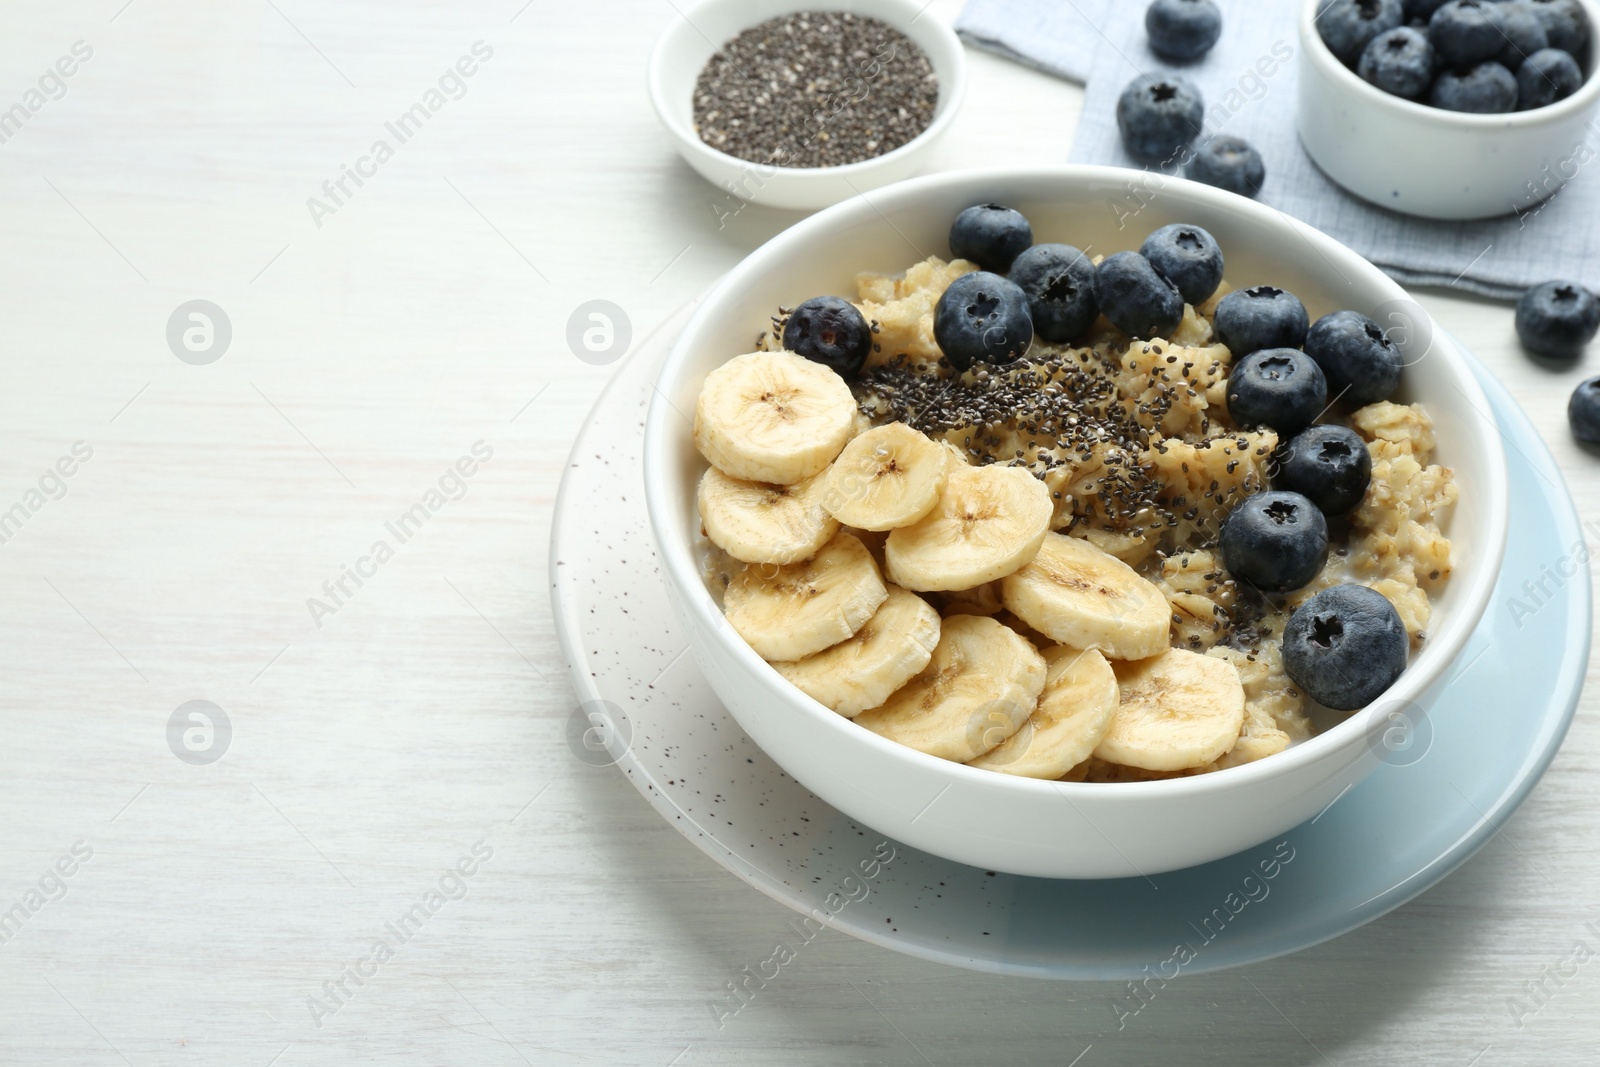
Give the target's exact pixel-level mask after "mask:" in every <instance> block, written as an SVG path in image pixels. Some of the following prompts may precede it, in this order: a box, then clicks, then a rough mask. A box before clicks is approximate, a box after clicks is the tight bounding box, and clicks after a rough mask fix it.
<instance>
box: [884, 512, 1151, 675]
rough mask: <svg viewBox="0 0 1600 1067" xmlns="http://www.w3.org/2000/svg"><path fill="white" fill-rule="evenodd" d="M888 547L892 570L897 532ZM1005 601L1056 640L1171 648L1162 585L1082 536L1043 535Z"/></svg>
mask: <svg viewBox="0 0 1600 1067" xmlns="http://www.w3.org/2000/svg"><path fill="white" fill-rule="evenodd" d="M890 545H891V554H890V567H891V570H892V569H893V563H894V557H893V553H892V546H893V539H892V538H891V540H890ZM1000 599H1001V600H1003V601H1004V602H1005V605H1006V607H1007V608H1009V609H1010V610H1011V612H1012V614H1014V615H1016V616H1017V618H1019V619H1021V620H1022V621H1023V622H1025V623H1027V624H1028V625H1029V626H1032V627H1033V628H1034V629H1036V630H1038V631H1039V632H1040V633H1042V634H1044V635H1046V636H1047V637H1049V638H1051V639H1052V640H1054V641H1059V642H1061V643H1062V644H1063V645H1069V646H1071V647H1072V648H1093V649H1098V650H1099V651H1101V652H1103V653H1105V655H1106V657H1107V658H1109V659H1144V658H1146V657H1148V656H1154V655H1156V654H1157V653H1159V652H1160V651H1161V650H1162V649H1164V648H1166V647H1167V638H1168V632H1169V628H1170V625H1171V618H1170V616H1171V609H1170V608H1169V607H1168V606H1167V598H1166V597H1165V596H1162V595H1161V590H1160V589H1157V588H1156V586H1155V585H1154V584H1153V583H1151V582H1148V581H1146V580H1145V579H1143V578H1141V577H1140V576H1139V574H1138V572H1136V571H1135V570H1134V569H1133V568H1132V567H1130V566H1128V565H1127V564H1126V563H1124V562H1122V561H1121V560H1120V559H1117V558H1116V557H1115V556H1113V555H1111V554H1109V553H1107V552H1105V551H1104V550H1102V549H1099V548H1096V547H1095V546H1094V545H1092V544H1090V543H1089V542H1088V541H1086V540H1084V539H1083V538H1081V537H1068V536H1066V535H1064V534H1058V533H1052V534H1046V535H1045V538H1044V543H1043V544H1042V545H1041V546H1040V548H1039V551H1038V553H1037V554H1036V555H1035V556H1034V557H1033V560H1032V561H1031V562H1029V563H1028V565H1027V566H1025V567H1023V568H1022V569H1021V570H1019V571H1017V572H1016V573H1015V574H1012V575H1010V576H1009V577H1007V578H1006V579H1005V580H1004V581H1002V582H1001V583H1000Z"/></svg>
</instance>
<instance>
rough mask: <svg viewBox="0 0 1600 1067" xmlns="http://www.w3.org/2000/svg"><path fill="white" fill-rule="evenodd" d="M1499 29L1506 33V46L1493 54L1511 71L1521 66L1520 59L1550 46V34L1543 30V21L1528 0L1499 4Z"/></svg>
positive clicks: (1514, 0) (1513, 71)
mask: <svg viewBox="0 0 1600 1067" xmlns="http://www.w3.org/2000/svg"><path fill="white" fill-rule="evenodd" d="M1500 29H1501V30H1502V31H1503V32H1504V33H1505V35H1506V46H1505V47H1504V48H1502V49H1501V50H1500V52H1499V54H1498V55H1496V56H1495V58H1496V59H1498V60H1499V61H1500V62H1501V63H1502V64H1504V65H1505V67H1506V68H1507V69H1508V70H1510V71H1511V72H1512V73H1515V72H1516V70H1517V68H1518V67H1520V66H1522V61H1523V60H1524V59H1527V58H1528V57H1529V56H1531V55H1533V54H1534V53H1535V52H1537V51H1539V50H1540V49H1541V48H1549V47H1550V36H1549V34H1547V33H1545V32H1544V23H1542V22H1540V21H1539V16H1538V14H1537V13H1536V12H1535V11H1534V10H1533V5H1532V4H1531V3H1529V2H1528V0H1512V2H1511V3H1504V4H1501V5H1500Z"/></svg>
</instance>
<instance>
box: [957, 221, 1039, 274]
mask: <svg viewBox="0 0 1600 1067" xmlns="http://www.w3.org/2000/svg"><path fill="white" fill-rule="evenodd" d="M1031 244H1033V227H1032V226H1029V225H1028V220H1027V219H1026V218H1024V217H1023V215H1022V212H1020V211H1014V210H1012V209H1011V208H1008V207H1002V206H1001V205H999V204H975V205H973V206H972V207H969V208H967V209H966V210H965V211H963V212H962V213H961V214H959V215H957V216H956V221H955V222H953V223H951V225H950V254H951V255H953V256H955V257H956V258H957V259H966V260H971V261H972V262H973V263H976V264H977V265H978V266H979V267H980V268H982V269H983V270H986V271H989V272H990V273H993V274H1004V273H1005V272H1006V271H1008V270H1010V269H1011V261H1012V260H1014V259H1016V258H1017V257H1018V256H1019V255H1021V254H1022V252H1023V250H1024V249H1026V248H1027V247H1028V246H1029V245H1031Z"/></svg>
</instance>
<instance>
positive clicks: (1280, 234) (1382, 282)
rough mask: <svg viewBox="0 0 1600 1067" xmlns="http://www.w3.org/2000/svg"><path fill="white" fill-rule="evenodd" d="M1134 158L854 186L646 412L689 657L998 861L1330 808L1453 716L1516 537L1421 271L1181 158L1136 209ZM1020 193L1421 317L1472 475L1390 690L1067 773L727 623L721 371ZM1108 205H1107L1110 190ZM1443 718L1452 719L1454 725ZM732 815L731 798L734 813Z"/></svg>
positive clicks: (1111, 241) (919, 818)
mask: <svg viewBox="0 0 1600 1067" xmlns="http://www.w3.org/2000/svg"><path fill="white" fill-rule="evenodd" d="M1127 195H1128V194H1127V172H1126V171H1125V170H1122V169H1119V168H1113V167H1094V166H1052V167H1035V168H1025V169H1006V170H991V171H973V172H964V173H953V174H941V175H933V176H929V177H925V178H919V179H913V180H910V181H906V182H902V183H899V184H897V185H894V186H892V187H889V188H886V189H883V190H880V191H879V193H878V194H876V195H875V196H873V198H872V201H871V203H867V202H866V201H865V200H863V199H857V200H854V201H851V202H847V203H843V204H839V205H837V206H835V207H833V208H830V209H828V210H826V211H823V212H819V213H818V214H816V215H814V216H812V217H810V218H808V219H806V220H804V221H802V222H800V223H798V224H796V225H795V226H793V227H792V228H790V229H789V230H787V231H785V232H784V233H782V234H780V235H778V236H777V237H775V238H773V239H772V240H771V241H769V242H768V243H767V244H765V245H763V246H762V247H761V248H759V249H757V250H756V251H755V252H754V253H752V254H751V255H750V256H749V257H748V258H747V259H745V260H744V262H743V263H741V264H740V265H739V266H738V267H737V268H735V269H734V270H733V271H732V272H731V273H730V274H729V275H727V276H726V277H725V278H724V279H723V280H722V281H721V282H720V283H719V284H718V285H717V286H716V287H715V288H714V289H713V290H712V291H711V292H710V293H709V294H708V295H707V297H706V298H705V299H704V301H703V302H702V303H701V304H700V306H699V308H698V309H697V311H696V312H695V314H694V316H693V318H692V319H691V320H690V321H689V323H688V324H687V326H686V327H685V329H684V332H683V333H682V335H681V336H680V337H679V338H678V340H677V342H676V344H675V345H674V347H673V349H672V351H671V353H670V354H669V356H668V357H667V359H666V361H665V363H664V365H663V367H662V370H661V373H660V377H659V379H658V381H657V384H656V390H655V396H654V399H653V401H652V404H651V406H650V410H649V414H648V417H647V421H646V427H645V450H644V457H645V458H644V465H645V470H644V476H645V492H646V498H647V500H646V502H647V506H648V512H649V518H650V524H651V528H652V533H653V535H654V539H655V544H656V548H657V552H658V556H659V560H660V569H661V572H662V575H663V577H664V580H665V582H666V585H667V588H668V591H669V595H670V597H671V599H672V601H673V602H674V604H675V605H676V607H677V609H678V611H679V613H680V614H681V616H682V618H683V620H684V622H685V624H686V626H687V629H688V632H689V634H690V643H691V648H692V650H693V654H694V656H695V659H696V660H697V662H698V663H699V665H700V667H701V669H702V671H703V672H704V674H705V677H706V678H707V680H708V681H709V682H710V684H711V686H712V688H713V689H714V690H715V692H716V694H717V695H718V697H719V698H720V699H721V700H722V702H723V703H724V704H725V705H726V706H727V708H728V710H729V711H730V713H731V714H732V715H733V716H734V718H735V720H736V721H737V722H738V723H739V725H740V726H741V727H742V728H743V729H744V730H745V731H746V732H747V733H748V734H749V735H750V737H751V738H752V739H753V740H754V741H755V742H756V743H757V744H758V745H759V746H760V747H761V748H762V749H763V750H764V751H765V752H766V753H767V754H768V755H770V756H771V757H772V758H773V759H774V761H776V762H777V763H778V764H779V765H780V766H781V767H782V768H783V769H784V770H785V771H787V772H788V773H789V774H790V775H792V776H793V777H794V778H795V779H796V780H798V781H799V782H800V783H801V784H803V785H804V786H806V787H807V788H808V789H810V790H811V791H812V792H814V793H815V794H816V795H817V796H819V797H820V798H822V799H823V800H825V801H827V802H828V803H829V804H831V805H833V806H834V807H836V808H837V809H839V810H840V811H842V812H844V813H845V814H846V815H848V816H850V817H851V818H853V819H855V820H857V821H858V822H860V823H862V824H863V825H866V826H870V827H872V828H874V829H875V830H877V831H879V832H881V833H884V834H887V835H889V836H891V837H893V838H895V839H896V840H899V841H902V842H905V843H906V844H909V845H912V846H914V847H916V848H920V849H922V850H924V851H927V852H930V853H933V854H935V855H939V856H943V857H946V858H948V859H952V860H955V861H958V862H961V863H966V864H971V865H974V866H977V867H982V868H986V869H989V870H995V871H1006V872H1011V873H1016V874H1024V875H1034V876H1041V877H1053V878H1111V877H1126V876H1135V875H1141V874H1146V875H1147V874H1151V873H1155V872H1158V871H1167V870H1174V869H1178V868H1183V867H1188V866H1191V865H1194V864H1199V863H1204V862H1208V861H1211V860H1214V859H1218V858H1220V857H1223V856H1227V855H1231V854H1233V853H1236V852H1238V851H1240V850H1243V849H1246V848H1250V847H1252V846H1255V845H1258V844H1260V843H1262V842H1265V841H1267V840H1269V839H1270V838H1272V837H1274V836H1275V835H1278V834H1281V833H1283V832H1284V831H1285V830H1287V829H1289V828H1291V827H1293V826H1295V825H1298V824H1299V823H1301V822H1304V821H1305V820H1307V819H1311V818H1313V817H1315V816H1317V815H1318V813H1319V812H1320V811H1322V810H1324V809H1325V808H1326V807H1327V806H1328V805H1330V804H1331V803H1333V802H1334V801H1335V800H1336V799H1337V798H1338V797H1339V796H1340V795H1341V794H1342V793H1343V792H1344V791H1345V790H1347V789H1349V788H1350V787H1351V786H1352V785H1354V784H1355V783H1357V782H1359V781H1360V780H1361V779H1362V778H1363V777H1364V776H1365V775H1367V774H1368V773H1370V772H1371V771H1372V770H1374V769H1375V768H1376V767H1378V766H1379V764H1380V762H1381V761H1383V760H1384V759H1385V758H1388V757H1390V755H1391V753H1390V748H1391V741H1392V740H1393V737H1394V734H1395V731H1397V730H1399V731H1403V730H1404V729H1405V728H1406V726H1407V724H1410V725H1411V726H1412V727H1414V726H1415V724H1416V721H1417V717H1418V716H1420V715H1423V714H1427V715H1432V716H1434V717H1435V721H1437V722H1441V723H1442V722H1444V721H1447V720H1448V716H1449V713H1450V708H1449V706H1448V701H1447V700H1442V699H1441V694H1442V692H1443V689H1444V686H1445V684H1446V683H1447V682H1448V681H1449V678H1450V674H1451V668H1452V664H1454V663H1455V661H1456V659H1457V657H1458V656H1459V654H1460V653H1461V651H1462V649H1463V647H1464V646H1465V645H1466V644H1467V641H1468V638H1469V636H1470V635H1471V634H1472V632H1473V630H1474V628H1475V627H1476V625H1477V623H1478V621H1479V619H1480V618H1481V617H1482V615H1483V612H1484V610H1485V607H1486V605H1487V604H1488V602H1489V598H1490V595H1491V593H1492V591H1493V588H1494V585H1495V582H1496V577H1497V574H1498V571H1499V567H1500V562H1501V558H1502V555H1503V552H1504V544H1505V533H1506V507H1507V505H1506V500H1507V486H1506V473H1505V463H1504V455H1503V453H1502V451H1501V444H1500V436H1499V433H1498V432H1497V429H1496V427H1495V424H1494V422H1493V419H1492V416H1491V415H1490V414H1489V412H1490V408H1489V406H1488V403H1487V401H1486V399H1485V397H1484V394H1483V392H1482V390H1481V389H1480V387H1479V385H1478V384H1477V381H1476V379H1475V378H1474V375H1473V371H1472V369H1471V364H1470V360H1469V358H1468V357H1467V356H1465V355H1464V354H1463V353H1462V352H1460V351H1459V350H1458V349H1457V348H1456V347H1455V345H1454V344H1453V343H1452V341H1451V340H1450V338H1449V337H1447V336H1445V335H1444V334H1443V333H1434V332H1432V331H1431V328H1430V327H1429V325H1428V323H1427V320H1426V316H1425V315H1424V314H1423V313H1422V312H1421V310H1420V309H1419V308H1417V307H1416V305H1415V304H1413V303H1411V302H1410V301H1409V300H1408V298H1407V297H1406V294H1405V291H1404V290H1403V289H1401V288H1400V286H1398V285H1397V284H1396V283H1395V282H1393V281H1392V280H1390V279H1389V278H1388V277H1387V276H1386V275H1384V274H1383V273H1381V272H1380V271H1378V270H1377V269H1376V268H1375V267H1373V266H1372V265H1371V264H1370V263H1368V262H1367V261H1366V260H1364V259H1363V258H1361V257H1360V256H1359V255H1357V254H1356V253H1354V252H1352V251H1351V250H1349V249H1348V248H1346V247H1345V246H1343V245H1341V244H1339V243H1338V242H1336V241H1334V240H1333V239H1332V238H1329V237H1327V236H1325V235H1323V234H1321V233H1320V232H1317V231H1315V230H1312V229H1310V228H1309V227H1306V226H1305V225H1304V224H1302V223H1299V222H1297V221H1295V220H1293V219H1290V218H1288V217H1286V216H1284V215H1282V214H1280V213H1278V212H1276V211H1274V210H1272V209H1271V208H1268V207H1266V206H1263V205H1261V204H1257V203H1255V202H1253V201H1249V200H1245V199H1243V198H1241V197H1237V196H1234V195H1232V194H1229V193H1225V192H1222V191H1220V190H1217V189H1213V188H1211V187H1208V186H1204V185H1200V184H1196V183H1193V182H1188V181H1184V180H1179V179H1169V180H1165V181H1164V182H1163V184H1162V186H1161V188H1160V189H1159V190H1158V191H1157V192H1156V194H1155V195H1154V196H1153V197H1152V196H1146V197H1145V198H1144V199H1143V205H1142V207H1136V208H1135V210H1137V212H1138V217H1137V228H1136V229H1135V228H1124V227H1126V223H1127V222H1128V221H1129V214H1128V210H1127V208H1126V206H1125V205H1124V206H1123V207H1121V208H1119V205H1122V204H1123V199H1124V198H1126V197H1127ZM985 202H996V203H1004V204H1007V205H1009V206H1011V207H1014V208H1016V209H1018V210H1019V211H1021V212H1022V213H1023V214H1024V215H1026V216H1027V218H1028V219H1029V220H1031V222H1032V224H1033V227H1034V232H1035V233H1036V234H1037V235H1038V236H1037V239H1038V240H1040V241H1070V242H1071V243H1072V244H1074V245H1077V246H1078V247H1080V248H1084V249H1090V250H1093V251H1094V252H1096V253H1104V254H1106V255H1109V254H1111V253H1113V252H1116V251H1119V250H1122V249H1127V248H1130V247H1138V244H1139V241H1140V240H1141V239H1142V236H1143V234H1144V233H1145V232H1147V230H1155V229H1156V228H1158V227H1160V226H1164V225H1167V224H1170V223H1183V224H1186V225H1190V226H1199V227H1204V228H1205V229H1206V230H1208V231H1209V232H1210V233H1211V234H1212V235H1214V236H1215V238H1216V240H1217V242H1218V243H1219V244H1220V245H1221V247H1222V248H1223V249H1224V250H1225V252H1226V256H1227V269H1226V278H1227V281H1228V282H1229V283H1230V284H1231V285H1232V286H1233V287H1235V288H1242V287H1246V286H1257V285H1266V284H1270V285H1273V286H1280V287H1283V288H1286V289H1288V290H1290V291H1292V292H1294V293H1296V294H1299V296H1300V297H1301V299H1302V300H1303V301H1304V303H1305V305H1306V308H1307V309H1308V311H1309V313H1310V316H1311V318H1313V319H1315V318H1317V317H1319V316H1321V315H1323V314H1325V313H1328V312H1332V311H1334V310H1338V309H1345V308H1349V309H1356V310H1360V311H1362V312H1363V313H1365V314H1368V315H1371V316H1373V317H1374V318H1376V319H1377V320H1378V321H1382V322H1386V323H1392V322H1395V321H1397V317H1398V319H1402V320H1403V321H1405V322H1406V324H1407V325H1408V326H1409V328H1410V329H1411V331H1412V342H1413V343H1412V344H1410V345H1408V346H1406V360H1407V365H1406V367H1405V368H1404V376H1403V378H1402V380H1401V385H1400V392H1399V394H1398V395H1397V397H1396V399H1397V400H1399V401H1401V402H1421V403H1424V404H1425V405H1426V407H1427V410H1428V412H1429V414H1430V415H1431V416H1432V418H1433V422H1434V434H1435V437H1436V441H1437V456H1438V458H1439V461H1440V462H1441V463H1443V464H1446V465H1448V466H1449V467H1450V468H1451V469H1452V470H1453V471H1454V475H1455V479H1456V482H1457V484H1458V485H1459V488H1460V494H1459V501H1458V502H1457V503H1456V505H1455V507H1454V509H1453V511H1451V513H1450V514H1449V515H1448V517H1447V518H1446V519H1445V520H1444V527H1445V532H1446V533H1447V534H1448V536H1449V538H1450V540H1451V541H1452V543H1453V545H1454V550H1453V567H1454V569H1453V572H1452V574H1451V576H1450V578H1449V581H1448V584H1447V585H1446V586H1445V587H1444V589H1443V591H1442V592H1441V594H1440V595H1439V596H1438V597H1437V599H1436V600H1435V601H1434V604H1433V615H1432V618H1431V620H1430V622H1429V623H1428V626H1427V633H1426V640H1425V641H1424V642H1423V643H1422V646H1421V648H1420V650H1419V651H1417V652H1416V653H1415V655H1414V656H1413V657H1412V659H1411V662H1410V665H1409V666H1408V667H1406V668H1405V670H1404V672H1403V673H1402V674H1400V675H1399V677H1398V680H1397V681H1395V682H1394V684H1393V685H1392V686H1390V688H1389V689H1388V690H1387V691H1386V692H1384V693H1383V695H1382V697H1381V698H1380V699H1378V700H1376V701H1374V702H1372V704H1370V705H1369V706H1368V707H1367V708H1365V709H1364V710H1360V711H1356V712H1354V713H1353V714H1351V715H1349V717H1348V718H1345V719H1343V721H1339V722H1337V723H1336V724H1332V725H1330V726H1329V727H1328V728H1327V729H1325V730H1324V731H1323V732H1321V733H1318V734H1317V735H1316V736H1312V737H1309V738H1307V739H1305V740H1303V741H1299V742H1297V743H1295V744H1293V745H1292V746H1291V747H1289V748H1287V749H1286V750H1284V751H1281V752H1279V753H1277V754H1276V755H1272V756H1269V757H1268V758H1265V759H1261V760H1259V761H1258V762H1254V763H1248V764H1245V765H1243V766H1236V767H1231V768H1229V769H1225V770H1218V771H1214V772H1212V773H1206V774H1199V775H1195V776H1191V777H1176V778H1170V779H1166V780H1159V781H1133V782H1116V783H1103V782H1070V781H1048V780H1037V779H1030V778H1022V777H1015V776H1012V775H1008V774H1001V773H996V772H993V771H989V770H982V769H977V768H974V767H969V766H965V765H963V764H960V763H954V762H950V761H947V760H944V759H940V758H937V757H935V756H931V755H928V754H925V753H924V752H921V751H917V750H915V749H912V748H909V747H905V746H902V745H900V744H897V743H895V742H893V741H890V740H888V739H886V738H885V737H882V736H879V735H878V734H875V733H872V732H869V731H868V730H867V729H864V728H863V727H862V726H860V725H858V724H857V723H855V722H852V721H851V720H849V719H847V718H845V717H844V716H842V715H840V714H837V713H835V712H833V711H831V710H829V709H828V708H827V707H824V706H823V705H822V704H820V703H818V702H817V701H816V700H814V699H812V698H811V697H809V696H807V695H806V694H805V693H803V692H801V691H800V690H799V689H798V688H795V687H794V686H793V685H791V684H789V682H788V681H786V680H785V678H784V677H783V676H782V675H780V674H779V673H778V672H777V670H775V669H774V668H773V667H772V666H770V665H769V664H768V663H767V662H766V661H764V660H763V659H762V658H761V656H759V655H757V653H756V652H755V651H754V650H753V649H752V648H751V647H750V645H748V644H747V643H746V642H745V641H744V640H743V639H742V638H741V637H740V636H739V635H738V634H737V633H735V632H734V630H733V628H732V626H731V625H730V624H729V623H728V621H727V620H726V618H725V617H724V615H723V612H722V610H721V608H720V606H719V605H718V603H717V600H716V598H715V597H714V596H713V594H712V592H711V591H710V589H709V588H708V586H707V582H706V566H705V560H704V556H703V548H704V542H703V541H702V539H701V536H700V535H701V519H700V515H699V512H698V505H697V485H698V483H699V481H700V479H701V476H702V474H703V473H704V472H705V470H706V466H707V465H706V463H705V461H704V459H702V457H701V455H700V453H699V452H698V450H697V448H696V444H695V442H694V440H693V437H692V430H693V422H694V415H695V412H696V403H697V399H698V397H699V394H700V392H701V389H702V386H703V384H704V383H705V381H706V378H707V375H708V374H710V373H711V372H712V371H713V370H715V369H717V368H719V367H721V366H723V365H724V364H726V363H727V362H728V361H729V360H731V359H733V357H735V356H738V355H739V354H741V353H746V352H749V351H750V349H751V346H752V343H753V342H754V340H755V338H756V335H757V333H758V332H759V331H760V330H762V329H763V327H764V326H765V325H766V324H767V323H768V321H769V318H770V317H771V316H772V315H773V313H774V312H775V311H776V309H778V308H779V307H780V306H784V307H792V306H793V305H794V304H796V303H797V302H799V301H801V300H804V299H806V298H808V297H810V296H813V295H815V294H819V293H821V294H850V293H853V292H854V291H855V290H854V278H855V275H856V273H857V272H860V271H879V272H884V273H893V272H898V271H900V270H902V269H904V268H905V265H906V264H907V263H908V262H915V261H918V260H923V259H926V258H927V257H928V256H930V255H937V256H941V257H948V256H949V255H950V254H951V253H950V249H949V246H948V243H947V242H948V234H949V229H950V224H951V220H952V219H953V218H954V217H955V216H956V215H957V214H958V213H959V212H961V211H962V210H963V209H965V208H967V207H969V206H971V205H974V204H980V203H985ZM1108 205H1109V206H1108ZM1438 728H1439V729H1443V728H1445V727H1444V726H1443V725H1440V726H1439V727H1438ZM735 817H736V816H735Z"/></svg>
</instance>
